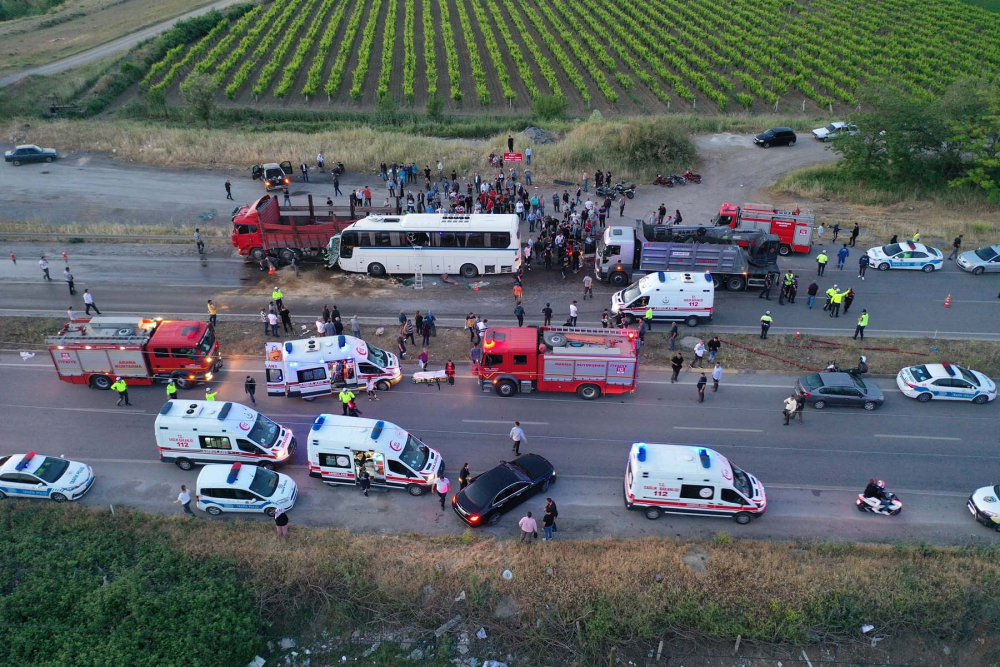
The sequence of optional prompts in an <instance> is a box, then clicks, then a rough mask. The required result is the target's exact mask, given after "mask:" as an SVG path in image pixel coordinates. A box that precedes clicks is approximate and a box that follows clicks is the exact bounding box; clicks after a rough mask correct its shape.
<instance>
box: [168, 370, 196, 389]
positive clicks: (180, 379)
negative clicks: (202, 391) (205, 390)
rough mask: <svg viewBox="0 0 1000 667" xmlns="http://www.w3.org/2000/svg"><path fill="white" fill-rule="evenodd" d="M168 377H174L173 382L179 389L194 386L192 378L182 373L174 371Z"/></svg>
mask: <svg viewBox="0 0 1000 667" xmlns="http://www.w3.org/2000/svg"><path fill="white" fill-rule="evenodd" d="M170 377H172V378H173V379H174V384H176V385H177V386H178V387H180V388H181V389H190V388H191V387H193V386H194V380H192V379H191V378H189V377H188V376H187V375H185V374H184V373H174V374H173V375H171V376H170Z"/></svg>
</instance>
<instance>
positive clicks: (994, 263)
mask: <svg viewBox="0 0 1000 667" xmlns="http://www.w3.org/2000/svg"><path fill="white" fill-rule="evenodd" d="M956 264H958V268H960V269H962V270H964V271H970V272H971V273H972V275H974V276H978V275H981V274H983V273H986V272H987V271H993V272H1000V245H990V246H986V247H985V248H978V249H976V250H967V251H965V252H963V253H962V254H961V255H959V256H958V262H956Z"/></svg>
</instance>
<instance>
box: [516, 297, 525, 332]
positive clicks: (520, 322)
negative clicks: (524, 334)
mask: <svg viewBox="0 0 1000 667" xmlns="http://www.w3.org/2000/svg"><path fill="white" fill-rule="evenodd" d="M514 317H516V318H517V326H519V327H523V326H524V306H522V305H521V302H520V301H518V302H517V305H516V306H514Z"/></svg>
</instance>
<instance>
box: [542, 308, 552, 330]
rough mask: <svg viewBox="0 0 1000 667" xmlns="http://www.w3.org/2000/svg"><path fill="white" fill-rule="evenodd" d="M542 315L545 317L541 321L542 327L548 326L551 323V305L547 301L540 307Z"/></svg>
mask: <svg viewBox="0 0 1000 667" xmlns="http://www.w3.org/2000/svg"><path fill="white" fill-rule="evenodd" d="M542 315H543V316H544V317H545V321H544V322H543V323H542V326H543V327H547V326H550V325H551V324H552V305H551V304H548V303H547V304H545V307H544V308H542Z"/></svg>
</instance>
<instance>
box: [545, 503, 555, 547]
mask: <svg viewBox="0 0 1000 667" xmlns="http://www.w3.org/2000/svg"><path fill="white" fill-rule="evenodd" d="M555 521H556V518H555V517H554V516H552V512H550V511H549V510H548V508H547V507H546V508H545V514H544V515H543V516H542V530H544V531H545V537H543V538H542V542H548V541H549V540H551V539H552V526H553V525H554V524H555Z"/></svg>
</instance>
